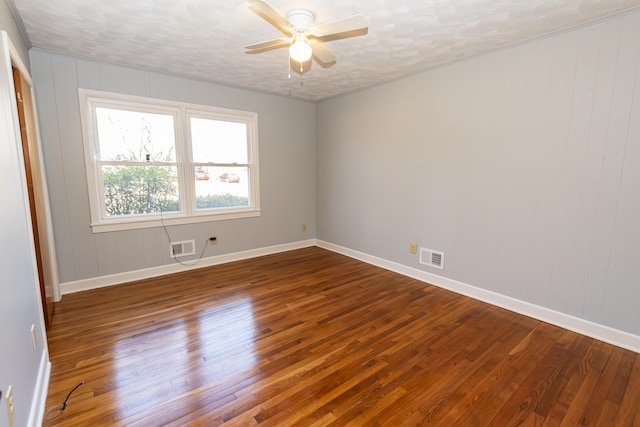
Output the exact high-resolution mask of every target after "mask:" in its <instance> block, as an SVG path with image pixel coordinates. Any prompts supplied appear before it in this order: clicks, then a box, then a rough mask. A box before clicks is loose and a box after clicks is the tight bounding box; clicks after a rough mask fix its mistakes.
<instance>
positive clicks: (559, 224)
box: [316, 12, 640, 334]
mask: <svg viewBox="0 0 640 427" xmlns="http://www.w3.org/2000/svg"><path fill="white" fill-rule="evenodd" d="M638 40H640V13H638V12H637V13H634V14H629V15H626V16H623V17H618V18H616V19H610V20H608V21H605V22H601V23H597V24H594V25H591V26H588V27H584V28H581V29H577V30H574V31H571V32H567V33H564V34H560V35H556V36H553V37H548V38H544V39H541V40H538V41H534V42H530V43H527V44H524V45H521V46H517V47H513V48H510V49H505V50H501V51H498V52H494V53H492V54H489V55H486V56H483V57H478V58H475V59H471V60H467V61H464V62H459V63H456V64H453V65H450V66H446V67H442V68H439V69H435V70H431V71H428V72H424V73H421V74H418V75H415V76H412V77H409V78H405V79H402V80H398V81H395V82H391V83H388V84H385V85H382V86H378V87H375V88H373V89H369V90H364V91H360V92H357V93H353V94H349V95H345V96H341V97H337V98H334V99H329V100H325V101H322V102H320V103H318V107H317V110H318V112H317V123H316V126H317V129H318V132H317V199H316V204H317V211H316V215H317V217H316V218H317V237H318V238H319V239H320V240H322V241H327V242H331V243H333V244H336V245H339V246H342V247H345V248H349V249H352V250H355V251H360V252H362V253H366V254H369V255H372V256H376V257H380V258H382V259H385V260H389V261H392V262H395V263H399V264H402V265H406V266H410V267H414V268H417V269H420V270H424V271H429V272H432V273H436V274H438V275H441V276H444V277H446V278H449V279H453V280H456V281H459V282H463V283H466V284H469V285H473V286H475V287H478V288H482V289H486V290H489V291H495V292H497V293H499V294H502V295H506V296H510V297H514V298H516V299H518V300H522V301H526V302H529V303H532V304H535V305H537V306H541V307H546V308H549V309H552V310H555V311H558V312H561V313H566V314H569V315H572V316H576V317H578V318H581V319H586V320H589V321H592V322H595V323H598V324H601V325H606V326H610V327H612V328H615V329H617V330H621V331H625V332H629V333H631V334H639V333H640V309H639V308H638V307H639V302H640V286H638V278H639V277H640V262H638V260H637V258H638V255H640V74H639V73H640V69H639V66H638V63H639V58H640V43H638ZM410 242H417V243H418V244H419V246H422V247H426V248H430V249H436V250H443V251H444V252H445V263H444V266H445V268H444V270H437V269H432V268H429V267H425V266H422V265H420V264H419V263H418V258H417V257H416V256H415V255H411V254H409V251H408V249H409V243H410Z"/></svg>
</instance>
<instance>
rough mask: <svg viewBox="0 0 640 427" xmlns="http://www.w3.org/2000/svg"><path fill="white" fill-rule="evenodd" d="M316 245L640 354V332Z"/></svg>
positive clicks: (423, 272) (402, 266)
mask: <svg viewBox="0 0 640 427" xmlns="http://www.w3.org/2000/svg"><path fill="white" fill-rule="evenodd" d="M316 245H317V246H319V247H321V248H324V249H327V250H330V251H332V252H336V253H339V254H342V255H346V256H348V257H350V258H355V259H357V260H359V261H363V262H366V263H368V264H372V265H375V266H377V267H381V268H384V269H386V270H390V271H393V272H396V273H399V274H402V275H404V276H408V277H411V278H414V279H417V280H420V281H422V282H425V283H428V284H430V285H434V286H437V287H440V288H443V289H447V290H450V291H452V292H456V293H458V294H462V295H465V296H468V297H470V298H473V299H477V300H480V301H483V302H486V303H489V304H492V305H495V306H498V307H501V308H504V309H507V310H509V311H513V312H515V313H519V314H523V315H525V316H529V317H532V318H534V319H538V320H541V321H543V322H546V323H550V324H552V325H556V326H559V327H561V328H564V329H568V330H571V331H574V332H577V333H579V334H582V335H586V336H588V337H591V338H595V339H597V340H600V341H604V342H607V343H609V344H613V345H615V346H618V347H622V348H625V349H627V350H631V351H634V352H636V353H640V336H639V335H634V334H631V333H629V332H624V331H620V330H618V329H614V328H611V327H609V326H605V325H600V324H598V323H594V322H591V321H589V320H585V319H581V318H579V317H575V316H571V315H569V314H565V313H561V312H559V311H555V310H551V309H549V308H545V307H541V306H538V305H535V304H532V303H529V302H526V301H522V300H519V299H516V298H512V297H508V296H506V295H502V294H498V293H496V292H492V291H488V290H486V289H482V288H478V287H476V286H472V285H469V284H466V283H462V282H458V281H456V280H452V279H449V278H447V277H443V276H439V275H437V274H433V273H429V272H426V271H422V270H418V269H417V268H413V267H408V266H406V265H403V264H398V263H396V262H392V261H388V260H385V259H382V258H378V257H375V256H372V255H368V254H365V253H363V252H358V251H354V250H352V249H349V248H345V247H342V246H338V245H334V244H333V243H328V242H325V241H321V240H318V241H317V242H316Z"/></svg>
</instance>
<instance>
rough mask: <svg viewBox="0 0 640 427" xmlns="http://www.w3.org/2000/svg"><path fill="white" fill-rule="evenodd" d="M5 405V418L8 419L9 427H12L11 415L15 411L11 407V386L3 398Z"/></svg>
mask: <svg viewBox="0 0 640 427" xmlns="http://www.w3.org/2000/svg"><path fill="white" fill-rule="evenodd" d="M4 401H5V403H6V404H7V416H8V417H9V427H12V426H13V415H14V413H15V409H14V407H13V386H9V388H8V389H7V395H6V396H5V398H4Z"/></svg>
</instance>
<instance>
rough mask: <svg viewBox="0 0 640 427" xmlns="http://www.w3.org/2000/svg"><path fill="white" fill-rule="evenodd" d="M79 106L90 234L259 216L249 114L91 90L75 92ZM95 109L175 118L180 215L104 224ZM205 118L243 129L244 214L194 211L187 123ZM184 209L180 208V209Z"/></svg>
mask: <svg viewBox="0 0 640 427" xmlns="http://www.w3.org/2000/svg"><path fill="white" fill-rule="evenodd" d="M78 96H79V100H80V118H81V123H82V136H83V138H82V140H83V146H84V155H85V169H86V172H87V188H88V191H89V207H90V212H91V229H92V231H93V232H94V233H102V232H109V231H118V230H133V229H139V228H151V227H160V226H162V225H178V224H192V223H200V222H209V221H224V220H230V219H239V218H251V217H257V216H260V213H261V210H260V183H259V177H260V173H259V164H258V163H259V162H258V114H257V113H254V112H248V111H240V110H231V109H227V108H220V107H211V106H207V105H197V104H190V103H185V102H174V101H167V100H162V99H154V98H147V97H140V96H134V95H123V94H118V93H112V92H103V91H97V90H89V89H78ZM96 105H103V106H104V105H110V106H119V107H133V108H132V110H133V111H137V109H140V108H143V109H144V110H146V111H150V112H152V111H155V112H157V113H162V114H169V115H174V117H175V118H176V121H175V123H176V128H175V131H176V135H175V140H176V162H177V165H178V175H179V176H180V177H181V178H180V179H179V180H178V185H179V191H180V194H181V195H182V200H183V202H185V203H183V204H182V205H181V211H180V212H171V213H164V214H155V215H154V214H144V215H127V216H126V217H118V218H107V217H106V212H105V211H104V206H103V205H104V203H103V201H102V194H101V185H102V182H101V180H102V177H101V174H100V173H99V171H98V168H97V167H96V166H97V164H98V149H99V147H98V145H97V138H96V135H95V131H96V129H97V127H96V121H95V117H94V111H95V106H96ZM192 116H193V117H206V118H213V119H222V120H227V121H235V122H240V123H246V124H247V132H248V135H247V138H248V141H249V152H248V156H249V159H248V164H247V165H240V166H248V169H249V176H250V179H249V183H250V188H249V194H250V200H249V206H248V207H246V208H231V209H220V210H217V211H214V210H206V211H197V210H196V209H195V197H194V194H195V181H194V180H191V179H187V176H190V174H189V172H190V169H191V168H190V167H189V166H190V164H191V163H193V162H192V159H191V146H190V144H188V143H187V141H190V140H191V139H190V137H191V135H190V132H191V129H190V126H188V123H186V122H187V121H188V120H189V118H190V117H192ZM183 205H184V206H183Z"/></svg>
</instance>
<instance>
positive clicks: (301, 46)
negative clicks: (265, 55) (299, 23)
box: [289, 39, 312, 63]
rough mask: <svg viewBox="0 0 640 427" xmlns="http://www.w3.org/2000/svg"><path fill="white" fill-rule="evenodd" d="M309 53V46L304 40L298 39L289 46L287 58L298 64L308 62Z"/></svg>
mask: <svg viewBox="0 0 640 427" xmlns="http://www.w3.org/2000/svg"><path fill="white" fill-rule="evenodd" d="M311 53H312V52H311V46H309V44H308V43H307V42H306V41H304V40H300V39H298V40H296V41H295V43H293V44H292V45H291V46H289V56H290V57H291V59H293V60H294V61H297V62H300V63H302V62H304V61H308V60H309V58H311Z"/></svg>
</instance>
